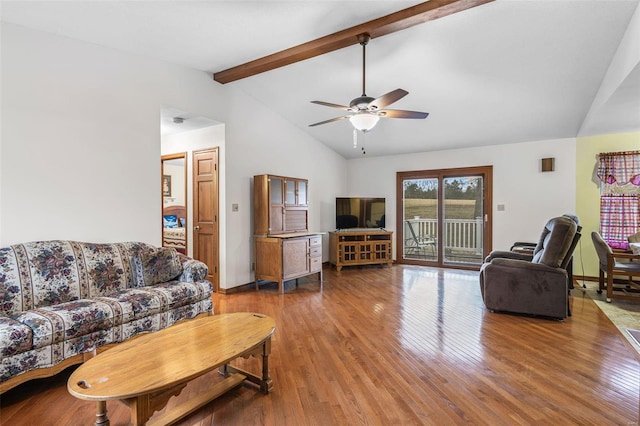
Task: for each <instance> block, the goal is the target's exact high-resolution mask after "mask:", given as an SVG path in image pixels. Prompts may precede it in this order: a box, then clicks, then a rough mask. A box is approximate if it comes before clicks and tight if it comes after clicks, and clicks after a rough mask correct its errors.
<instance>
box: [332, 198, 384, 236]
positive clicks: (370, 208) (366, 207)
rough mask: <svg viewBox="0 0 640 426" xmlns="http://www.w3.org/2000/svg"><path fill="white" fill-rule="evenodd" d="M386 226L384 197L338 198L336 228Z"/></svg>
mask: <svg viewBox="0 0 640 426" xmlns="http://www.w3.org/2000/svg"><path fill="white" fill-rule="evenodd" d="M384 227H385V199H384V198H363V197H337V198H336V229H352V228H384Z"/></svg>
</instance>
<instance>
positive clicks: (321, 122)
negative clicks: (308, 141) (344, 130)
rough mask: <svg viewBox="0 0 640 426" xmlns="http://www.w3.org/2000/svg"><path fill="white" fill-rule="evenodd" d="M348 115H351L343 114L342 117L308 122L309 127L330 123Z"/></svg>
mask: <svg viewBox="0 0 640 426" xmlns="http://www.w3.org/2000/svg"><path fill="white" fill-rule="evenodd" d="M349 117H351V116H350V115H343V116H342V117H335V118H330V119H329V120H324V121H320V122H318V123H313V124H309V127H313V126H319V125H321V124H327V123H332V122H334V121H338V120H344V119H345V118H349Z"/></svg>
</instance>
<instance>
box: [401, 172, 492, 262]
mask: <svg viewBox="0 0 640 426" xmlns="http://www.w3.org/2000/svg"><path fill="white" fill-rule="evenodd" d="M492 172H493V168H492V166H482V167H469V168H456V169H441V170H422V171H411V172H398V173H397V178H396V197H397V200H396V205H397V216H396V217H397V218H398V220H397V230H396V234H397V236H398V237H397V238H398V239H397V242H398V243H397V245H396V247H397V253H396V261H397V262H398V263H407V264H418V265H429V266H439V267H451V268H460V269H478V268H479V267H480V265H481V264H482V261H483V260H484V258H485V257H486V255H487V254H488V253H489V251H491V204H492V201H491V200H492V195H491V187H492V174H493V173H492Z"/></svg>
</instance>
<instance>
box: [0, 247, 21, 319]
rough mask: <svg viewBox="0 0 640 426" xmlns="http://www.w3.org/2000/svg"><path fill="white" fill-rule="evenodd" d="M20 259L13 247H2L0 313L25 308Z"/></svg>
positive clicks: (0, 250)
mask: <svg viewBox="0 0 640 426" xmlns="http://www.w3.org/2000/svg"><path fill="white" fill-rule="evenodd" d="M23 301H24V297H23V291H22V285H21V283H20V272H19V269H18V260H17V258H16V255H15V252H14V250H13V248H12V247H5V248H2V249H0V315H7V316H8V315H11V314H16V313H18V312H21V311H23V310H24V308H23V305H22V303H23Z"/></svg>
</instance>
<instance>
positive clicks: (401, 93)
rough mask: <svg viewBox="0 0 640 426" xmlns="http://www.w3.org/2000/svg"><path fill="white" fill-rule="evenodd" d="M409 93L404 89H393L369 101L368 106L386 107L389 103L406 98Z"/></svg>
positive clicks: (375, 107)
mask: <svg viewBox="0 0 640 426" xmlns="http://www.w3.org/2000/svg"><path fill="white" fill-rule="evenodd" d="M408 94H409V92H407V91H406V90H403V89H396V90H393V91H391V92H389V93H387V94H385V95H382V96H380V97H379V98H376V99H374V100H373V101H371V102H369V105H367V108H374V109H378V110H380V109H382V108H384V107H386V106H387V105H391V104H392V103H394V102H396V101H398V100H400V99H402V98H404V97H405V96H407V95H408Z"/></svg>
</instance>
